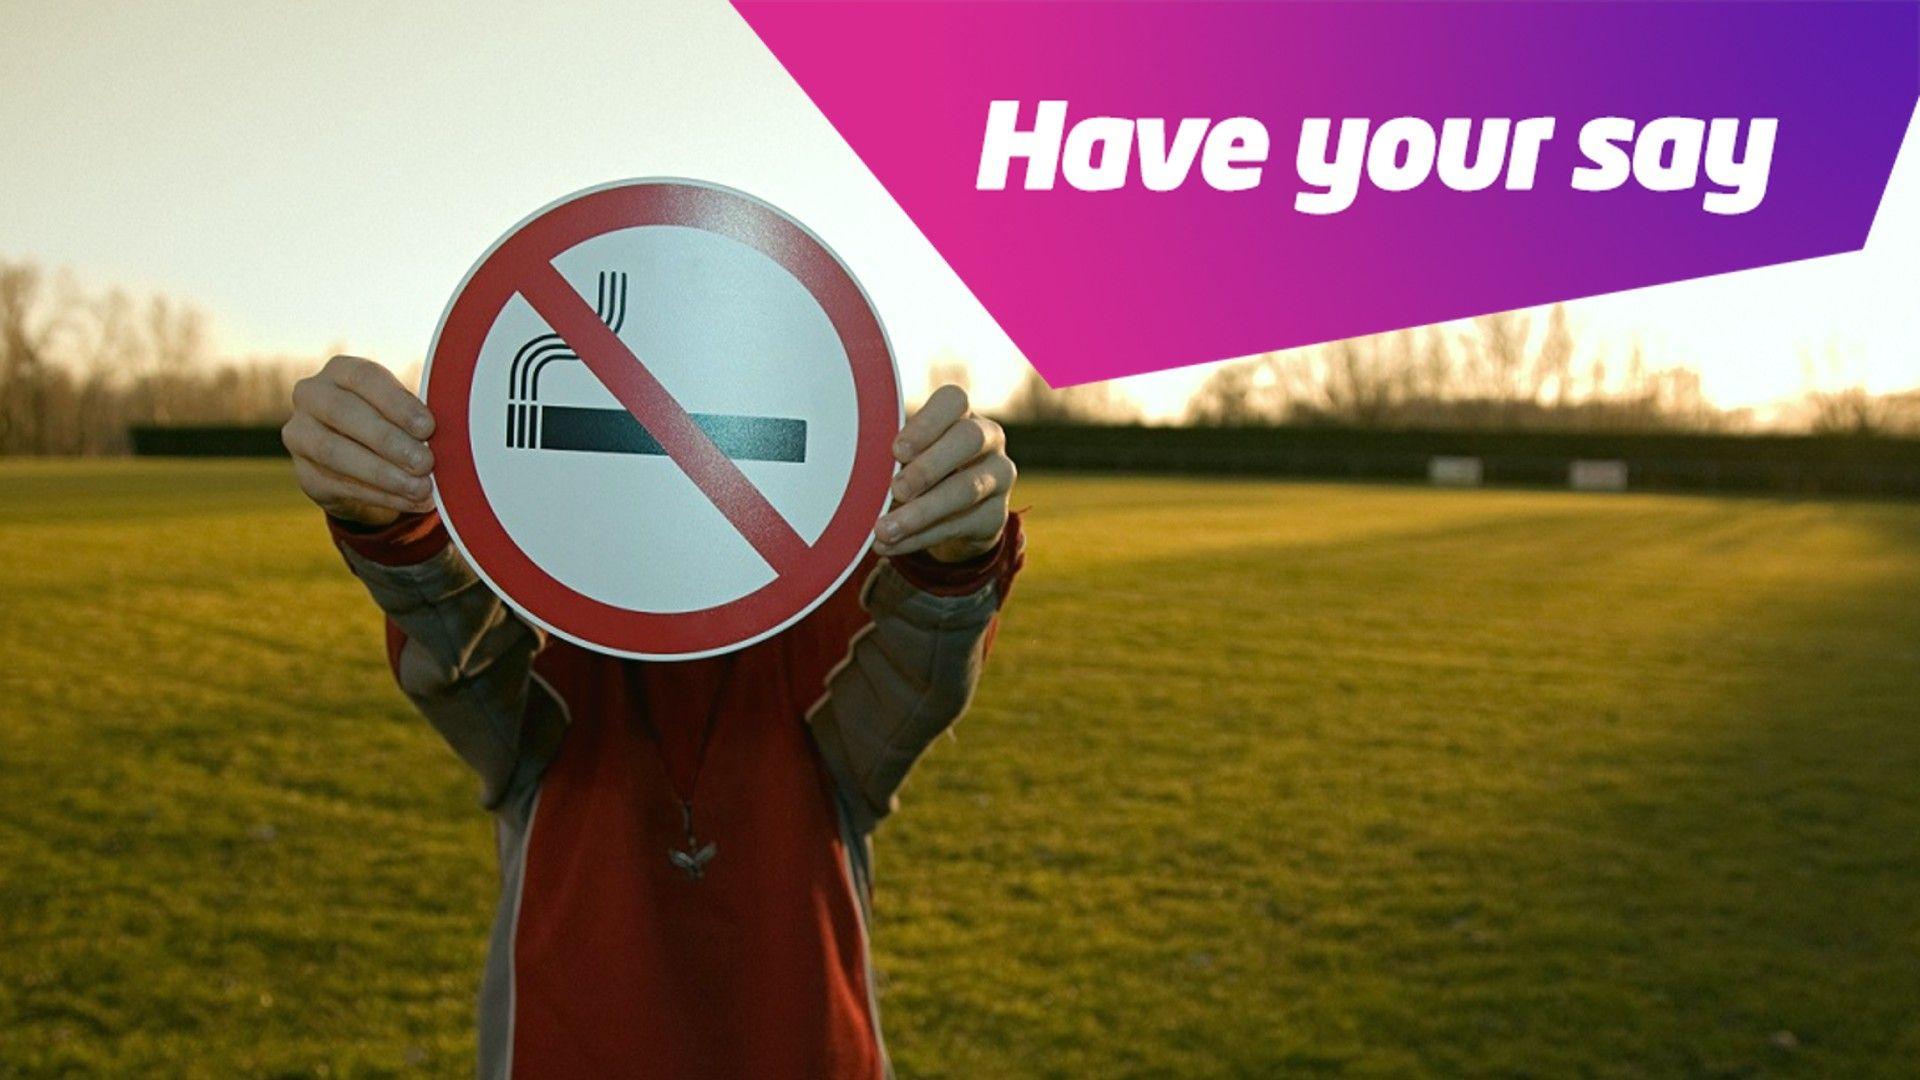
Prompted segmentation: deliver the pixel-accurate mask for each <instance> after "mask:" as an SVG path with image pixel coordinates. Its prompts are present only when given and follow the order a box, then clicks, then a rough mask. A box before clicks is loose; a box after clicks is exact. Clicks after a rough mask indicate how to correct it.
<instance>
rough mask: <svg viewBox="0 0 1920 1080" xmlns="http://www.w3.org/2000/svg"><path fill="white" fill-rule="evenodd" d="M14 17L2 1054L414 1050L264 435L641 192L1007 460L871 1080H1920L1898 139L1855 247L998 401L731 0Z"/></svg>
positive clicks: (942, 269) (399, 882)
mask: <svg viewBox="0 0 1920 1080" xmlns="http://www.w3.org/2000/svg"><path fill="white" fill-rule="evenodd" d="M5 12H6V16H7V25H8V33H7V34H5V35H4V36H0V153H3V154H4V155H5V160H6V165H5V168H4V169H3V170H0V455H4V460H0V552H4V554H5V556H6V557H5V558H4V559H0V616H3V617H0V655H4V656H5V657H6V660H5V663H3V664H0V700H3V701H5V702H6V704H5V705H0V1075H23V1076H60V1075H128V1076H155V1075H161V1076H173V1075H182V1076H233V1075H248V1076H384V1075H400V1074H429V1075H463V1074H465V1073H466V1072H468V1071H469V1070H470V1062H471V1058H472V1050H471V1047H472V1037H473V1036H472V1019H471V1013H472V998H473V992H474V988H475V986H476V981H477V978H478V971H479V966H480V962H481V957H482V949H483V943H484V931H485V925H486V920H487V918H488V915H489V913H490V910H491V904H492V901H493V895H492V892H493V889H494V887H495V875H494V869H493V864H492V858H493V855H492V846H491V837H490V832H489V829H488V826H487V822H486V820H485V818H484V815H483V814H482V813H480V812H479V811H478V810H477V809H476V807H475V805H474V792H473V785H472V783H471V781H470V780H469V778H468V777H467V776H466V775H465V773H464V772H463V771H462V770H461V768H460V767H459V765H458V763H457V762H456V761H455V760H454V758H453V757H452V755H451V754H450V753H448V752H447V751H446V750H445V749H444V748H443V747H441V745H440V744H439V743H438V742H437V740H436V739H435V738H434V736H433V735H432V733H431V732H430V731H429V730H428V729H427V728H426V726H425V725H424V724H423V723H421V722H419V721H418V720H417V719H416V718H415V717H413V716H412V715H411V714H410V713H409V712H408V711H407V709H406V708H405V706H404V702H403V701H401V699H400V698H399V695H398V694H397V692H395V691H394V690H393V689H392V687H391V685H390V683H389V681H388V677H387V674H386V669H385V665H384V659H383V657H384V654H383V651H382V647H381V642H380V632H379V631H380V627H379V622H378V618H377V614H376V613H375V611H374V610H373V609H372V607H371V606H370V605H369V604H368V603H367V601H366V600H365V598H364V596H362V595H361V593H360V591H359V588H358V586H357V584H356V583H355V582H354V581H353V580H352V579H351V578H350V577H349V576H348V575H347V574H346V573H345V571H344V569H343V567H342V566H341V565H340V563H339V560H338V557H337V555H336V554H335V553H334V552H333V551H332V550H331V548H330V547H329V545H328V543H327V540H326V537H325V534H324V530H323V529H322V528H321V525H320V522H319V519H318V514H317V512H316V511H314V510H313V509H312V508H311V507H310V506H308V505H306V504H304V503H303V502H302V501H301V499H300V497H299V495H298V493H297V491H295V490H294V488H293V485H292V483H291V479H290V477H289V475H288V471H287V468H286V466H285V463H284V462H283V461H281V460H278V459H277V458H276V457H275V455H276V454H277V452H278V443H277V433H276V430H275V429H276V428H277V425H278V424H279V422H280V421H281V420H282V419H283V418H284V414H285V410H286V407H287V406H286V403H287V395H288V391H289V388H290V386H291V383H292V381H293V380H294V379H296V378H298V377H300V376H301V375H303V374H305V373H306V372H308V371H310V370H312V369H313V368H314V367H317V366H318V364H319V363H320V362H321V361H322V360H324V359H325V357H326V356H327V355H329V354H331V353H333V352H339V351H350V352H355V353H359V354H362V355H367V356H371V357H373V358H375V359H377V360H379V361H381V362H382V363H385V364H387V365H388V366H390V367H392V368H393V369H394V370H395V371H397V372H399V373H401V374H402V375H403V377H406V378H409V379H412V378H414V377H416V376H417V373H418V370H419V367H420V364H421V361H422V359H423V355H424V352H425V349H426V345H427V340H428V338H429V337H430V336H431V333H432V331H433V327H434V323H435V321H436V319H437V318H438V315H439V313H440V310H441V308H442V307H443V305H444V304H445V302H446V299H447V296H448V295H449V293H450V292H451V290H452V289H453V287H454V285H455V284H456V283H457V282H458V281H459V280H460V279H461V277H462V275H464V273H465V272H466V270H467V268H468V266H469V265H470V264H471V262H472V260H473V259H474V258H475V257H476V256H477V255H478V254H479V253H480V252H481V251H482V250H484V249H485V247H486V246H487V245H488V244H489V243H490V242H491V241H492V239H493V238H494V237H495V236H497V235H498V234H499V233H500V232H501V231H502V230H504V229H505V228H507V227H508V226H510V225H511V224H512V223H513V222H514V221H516V220H518V219H519V218H520V217H521V216H522V215H524V214H525V213H526V212H527V211H529V210H530V209H532V208H534V207H537V206H540V205H543V204H544V203H546V202H548V201H550V200H551V199H553V198H555V197H556V196H558V195H560V194H563V193H565V192H568V191H571V190H575V189H577V188H580V187H584V186H587V185H589V184H593V183H598V182H602V181H605V180H609V179H613V178H617V177H623V176H637V175H652V174H672V175H691V176H698V177H702V178H706V179H711V180H715V181H719V182H723V183H728V184H732V185H735V186H738V187H741V188H744V189H746V190H749V191H752V192H754V193H756V194H759V195H762V196H764V197H766V198H769V199H770V200H772V201H774V202H776V203H778V204H780V205H781V206H783V207H784V208H786V209H787V210H789V211H790V212H792V213H794V214H795V215H796V216H797V217H799V218H800V219H801V220H803V221H806V222H807V223H808V224H809V225H810V226H812V227H813V228H814V229H815V230H816V231H817V232H818V233H820V234H821V235H822V236H823V237H824V238H825V239H826V240H827V241H828V242H829V243H830V244H831V245H833V246H834V247H835V248H836V249H837V250H838V251H839V253H840V254H841V255H842V257H843V258H845V259H846V261H847V262H848V263H849V264H850V265H851V266H852V268H853V269H854V271H855V272H856V273H857V274H858V275H859V276H860V277H861V279H862V281H863V282H864V283H865V284H866V285H867V287H868V289H869V291H870V293H871V294H872V295H873V297H874V300H875V302H876V304H877V306H878V307H879V309H880V311H881V314H882V316H883V317H884V318H885V320H886V322H887V325H888V328H889V331H890V333H891V335H892V339H893V342H894V345H895V348H896V351H897V352H898V354H899V359H900V363H901V366H902V370H903V375H904V376H905V381H906V385H907V387H908V388H909V392H910V396H913V397H917V396H919V395H920V394H923V393H924V392H925V391H926V390H927V389H928V388H930V387H931V386H933V385H937V384H938V383H941V382H958V383H961V384H963V385H965V386H967V387H968V388H969V389H970V390H971V391H972V393H973V395H974V397H975V400H976V401H977V402H978V403H979V404H980V405H981V406H982V407H983V408H984V409H986V411H989V412H992V413H994V414H995V415H997V416H999V417H1001V418H1003V420H1005V422H1006V423H1007V424H1008V425H1009V430H1010V432H1011V439H1012V449H1013V454H1014V456H1015V458H1016V459H1017V460H1018V461H1020V462H1021V464H1022V466H1023V468H1024V470H1025V471H1024V473H1023V478H1022V481H1021V485H1022V493H1021V494H1020V495H1019V496H1018V499H1017V502H1019V503H1021V504H1023V505H1030V506H1031V507H1032V510H1031V512H1030V518H1029V529H1030V534H1031V537H1032V555H1031V562H1030V566H1029V570H1028V572H1027V574H1026V575H1025V577H1023V579H1022V582H1021V584H1020V587H1019V591H1018V592H1017V594H1016V598H1015V600H1014V603H1013V605H1012V607H1011V608H1010V610H1009V613H1008V618H1007V626H1006V631H1005V632H1004V633H1003V634H1002V635H1001V637H1000V641H999V644H998V645H997V647H996V660H995V666H994V669H993V670H992V672H991V673H990V676H989V678H988V681H987V684H986V686H985V688H984V692H983V694H982V697H981V699H980V701H979V703H978V705H977V707H976V708H975V710H974V712H973V713H972V714H971V715H970V716H969V717H968V718H967V720H965V721H964V722H963V724H962V727H961V729H960V733H959V736H958V738H956V739H955V740H952V741H949V742H946V743H943V744H942V745H941V746H940V747H938V748H937V749H936V750H935V752H934V754H933V755H932V757H931V758H930V760H929V762H928V763H927V764H926V765H925V767H923V768H922V769H921V770H920V771H919V772H918V773H917V774H916V776H915V777H914V779H913V781H912V783H911V784H910V786H909V788H908V791H907V794H906V799H905V803H906V812H904V813H902V814H901V815H899V816H898V817H897V818H895V819H893V820H892V821H890V822H889V824H888V825H887V827H886V828H885V830H884V831H883V833H882V834H881V836H880V839H879V841H878V843H879V896H878V899H877V918H878V922H877V926H876V937H875V949H876V953H877V959H878V961H879V964H880V966H881V968H882V970H883V972H884V976H885V981H884V983H883V986H882V995H881V1007H882V1012H883V1014H884V1016H885V1018H886V1023H887V1029H888V1036H889V1044H890V1047H891V1049H892V1051H893V1052H894V1055H895V1057H896V1060H897V1063H898V1064H899V1066H900V1069H901V1072H902V1075H903V1076H909V1077H920V1076H932V1077H982V1076H1021V1077H1026V1076H1058V1077H1080V1076H1221V1077H1226V1076H1236V1077H1237V1076H1261V1077H1265V1076H1302V1075H1304V1076H1317V1075H1327V1076H1407V1075H1433V1076H1486V1075H1500V1076H1647V1075H1661V1076H1774V1075H1780V1076H1846V1077H1855V1076H1890V1077H1891V1076H1907V1075H1911V1074H1912V1068H1913V1063H1914V1062H1915V1061H1916V1060H1920V962H1916V961H1915V959H1914V957H1915V955H1916V949H1920V784H1916V783H1915V777H1916V775H1917V772H1916V770H1917V769H1920V704H1916V703H1917V702H1920V501H1916V497H1920V302H1916V298H1917V297H1920V162H1916V159H1915V152H1914V151H1913V148H1912V144H1913V143H1914V142H1916V139H1915V138H1913V137H1912V133H1911V132H1910V133H1909V134H1910V137H1909V140H1908V144H1909V145H1908V147H1907V152H1906V154H1905V155H1904V156H1903V158H1902V159H1901V161H1900V163H1899V165H1898V166H1897V167H1896V170H1895V173H1894V176H1893V180H1892V183H1891V184H1890V187H1889V190H1888V193H1887V197H1886V201H1885V202H1884V204H1883V206H1882V208H1881V211H1880V215H1879V218H1878V219H1877V221H1876V223H1875V229H1874V234H1873V237H1872V239H1871V241H1870V242H1869V244H1868V245H1867V248H1866V249H1865V250H1864V251H1862V252H1858V253H1854V254H1849V255H1843V256H1838V257H1834V258H1830V259H1822V260H1816V261H1812V262H1807V263H1801V264H1795V265H1791V266H1783V267H1775V268H1769V269H1764V270H1758V271H1752V272H1748V273H1742V274H1738V275H1732V276H1728V277H1724V278H1717V279H1711V280H1704V281H1697V282H1688V283H1682V284H1677V285H1671V286H1663V287H1660V288H1658V289H1652V290H1642V291H1639V292H1634V293H1626V294H1619V295H1614V296H1608V297H1600V298H1593V299H1586V300H1579V301H1573V302H1569V303H1567V304H1564V305H1557V306H1554V307H1550V308H1543V309H1536V310H1528V311H1518V312H1506V313H1495V314H1489V315H1485V316H1482V317H1480V318H1475V319H1467V320H1462V321H1459V322H1455V323H1448V324H1444V325H1439V326H1431V327H1421V328H1415V329H1410V330H1406V331H1402V332H1398V333H1392V334H1385V335H1378V336H1374V337H1368V338H1363V339H1357V340H1351V341H1341V342H1332V343H1328V344H1325V345H1321V346H1317V347H1313V348H1308V349H1301V350H1294V351H1289V352H1286V353H1280V354H1273V355H1267V356H1257V357H1247V358H1239V359H1233V360H1227V361H1222V362H1221V363H1217V364H1211V365H1203V366H1200V367H1197V368H1188V369H1182V370H1179V371H1174V372H1167V373H1162V374H1157V375H1151V376H1144V377H1140V378H1135V379H1127V380H1120V381H1117V382H1113V383H1105V384H1096V385H1090V386H1084V387H1074V388H1068V389H1063V390H1050V389H1048V388H1047V387H1046V386H1045V385H1044V384H1043V383H1041V382H1040V381H1039V380H1038V379H1037V377H1035V376H1034V375H1033V373H1032V372H1031V369H1029V368H1028V367H1027V366H1026V364H1025V363H1024V361H1023V360H1022V359H1021V358H1020V356H1019V354H1018V352H1017V350H1016V349H1015V348H1014V347H1013V345H1012V344H1011V343H1010V342H1009V341H1007V339H1006V338H1005V336H1004V335H1003V334H1001V333H1000V332H999V330H998V329H997V328H996V327H995V326H994V324H993V322H992V320H991V318H990V317H988V316H987V315H986V314H985V312H984V311H982V310H981V309H980V307H979V306H978V304H977V303H975V302H974V300H973V299H972V297H971V296H970V295H969V294H968V292H967V290H966V289H965V287H964V286H963V285H961V284H960V282H959V281H958V280H957V279H955V278H954V277H953V275H952V273H951V272H950V271H949V270H948V269H947V268H946V266H945V265H944V263H943V262H942V261H941V260H940V258H939V256H938V254H937V253H935V252H934V251H933V250H932V249H931V248H930V247H929V246H928V245H927V244H926V243H925V241H924V240H923V239H922V238H921V237H920V236H919V234H918V233H917V231H915V230H914V228H913V226H912V224H911V222H909V221H908V220H907V219H906V218H905V216H904V215H903V214H901V212H900V211H899V210H898V208H897V207H895V206H894V205H893V203H892V202H891V200H889V199H888V198H887V196H886V195H885V192H884V191H883V190H882V189H881V188H880V187H879V186H878V184H877V183H876V182H875V181H874V180H873V179H872V177H871V176H870V175H869V174H868V173H867V172H866V171H865V169H864V168H863V167H862V166H861V165H860V164H859V162H858V160H857V159H856V158H855V157H854V156H853V154H852V153H851V151H849V150H848V148H847V147H846V146H845V144H844V143H842V142H841V141H840V140H839V138H838V136H837V135H836V134H835V133H834V132H833V131H832V129H831V127H830V126H829V125H828V124H827V123H826V121H825V120H824V119H823V118H822V117H820V116H819V115H818V113H816V112H815V111H814V110H813V109H812V107H811V106H810V105H809V104H808V103H807V101H806V99H805V97H804V95H803V94H801V93H800V91H799V90H798V89H797V87H795V86H794V85H793V84H792V82H791V81H790V80H789V79H788V78H787V77H786V75H785V74H784V72H782V71H781V69H780V67H779V64H778V63H777V62H776V61H775V60H774V59H773V57H772V56H771V55H770V54H768V53H767V52H766V51H765V50H764V49H763V48H762V47H761V46H760V45H759V43H758V42H757V41H756V40H755V39H754V38H753V36H752V34H751V32H750V31H749V30H748V29H747V28H746V26H745V24H744V23H742V22H741V21H740V20H738V19H737V17H735V16H734V15H733V14H732V13H731V11H730V10H728V9H727V8H726V7H725V6H724V5H723V4H719V3H699V4H694V3H684V4H683V3H672V4H667V3H657V4H627V5H589V4H573V5H564V6H552V7H548V8H543V9H539V10H524V9H520V8H517V7H508V6H489V5H442V4H413V5H406V6H404V7H403V8H400V9H395V8H394V7H393V6H391V5H373V4H354V3H337V4H326V5H308V6H300V7H288V8H284V9H278V8H270V7H267V6H262V5H248V4H237V3H212V2H209V3H194V4H176V3H167V4H149V5H140V6H126V5H109V4H86V3H81V4H61V5H54V4H40V3H20V2H16V3H10V4H7V5H6V7H5ZM1463 242H1470V240H1467V241H1463ZM1276 302H1278V301H1276Z"/></svg>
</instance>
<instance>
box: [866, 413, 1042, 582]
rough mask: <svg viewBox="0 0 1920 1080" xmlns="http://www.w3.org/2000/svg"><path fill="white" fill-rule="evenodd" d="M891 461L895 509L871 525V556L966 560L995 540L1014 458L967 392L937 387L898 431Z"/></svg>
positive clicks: (1004, 517)
mask: <svg viewBox="0 0 1920 1080" xmlns="http://www.w3.org/2000/svg"><path fill="white" fill-rule="evenodd" d="M893 456H894V458H895V459H896V460H898V461H899V462H900V464H901V466H902V467H901V469H900V472H899V474H898V475H896V476H895V477H894V478H893V509H892V510H890V511H888V512H887V514H886V515H885V516H884V517H882V518H881V519H880V522H879V524H877V525H875V526H874V529H873V535H874V538H875V543H874V545H873V550H874V551H876V552H878V553H880V554H882V555H905V554H907V553H909V552H913V551H925V552H926V553H927V554H929V555H931V556H933V557H934V558H936V559H939V560H940V561H941V562H964V561H966V560H967V559H971V558H975V557H977V556H979V555H983V554H985V553H986V552H988V551H991V550H993V546H994V545H995V544H997V543H999V542H1000V533H1001V530H1003V529H1005V528H1006V525H1007V497H1008V496H1009V495H1011V494H1012V493H1013V479H1014V475H1015V470H1014V467H1013V459H1011V458H1009V457H1007V437H1006V434H1005V433H1004V432H1002V431H1001V430H1000V425H999V424H996V423H994V422H993V421H991V420H989V419H987V418H986V417H984V416H975V415H973V412H972V410H971V409H970V408H969V407H968V405H967V392H966V391H965V390H962V389H960V388H959V387H957V386H952V385H948V386H942V387H941V388H939V389H938V390H935V391H934V392H933V394H932V395H931V396H930V397H928V398H927V402H926V404H925V405H922V406H921V407H920V411H919V412H916V413H914V414H913V415H912V416H911V417H909V418H908V419H907V423H906V426H905V427H903V428H901V429H900V437H899V438H897V439H895V440H894V443H893Z"/></svg>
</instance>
